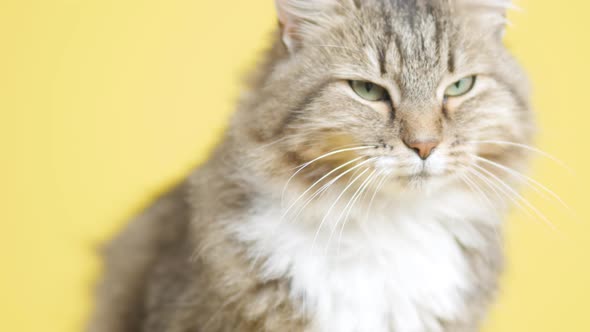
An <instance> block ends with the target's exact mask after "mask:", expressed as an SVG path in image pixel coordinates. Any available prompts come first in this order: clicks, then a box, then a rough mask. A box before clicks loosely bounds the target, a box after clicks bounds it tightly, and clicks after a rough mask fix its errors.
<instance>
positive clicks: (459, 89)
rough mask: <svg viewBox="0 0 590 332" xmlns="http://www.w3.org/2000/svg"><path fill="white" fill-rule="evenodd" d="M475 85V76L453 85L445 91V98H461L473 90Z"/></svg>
mask: <svg viewBox="0 0 590 332" xmlns="http://www.w3.org/2000/svg"><path fill="white" fill-rule="evenodd" d="M474 85H475V76H469V77H465V78H462V79H460V80H458V81H457V82H455V83H453V84H451V86H449V87H448V88H447V90H446V91H445V97H459V96H462V95H464V94H466V93H467V92H469V91H471V89H473V86H474Z"/></svg>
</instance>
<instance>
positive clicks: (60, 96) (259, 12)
mask: <svg viewBox="0 0 590 332" xmlns="http://www.w3.org/2000/svg"><path fill="white" fill-rule="evenodd" d="M519 4H520V5H521V7H523V8H524V12H522V13H514V14H513V15H511V16H512V21H513V23H514V28H511V29H510V30H509V33H508V38H507V42H508V44H509V45H510V47H511V48H512V49H513V51H514V53H515V54H516V55H517V57H518V58H519V59H521V60H522V62H523V63H524V64H525V66H526V68H527V69H528V70H529V71H530V73H531V75H532V78H533V81H534V84H535V105H536V108H537V112H538V118H539V122H540V125H541V128H542V130H541V132H540V133H539V139H538V142H539V146H540V147H541V148H543V149H544V150H546V151H549V152H551V153H552V154H554V155H556V156H557V157H558V158H560V159H562V160H563V161H565V162H566V163H567V164H569V165H570V166H571V167H572V168H573V169H574V171H575V174H568V173H567V171H565V170H564V169H563V168H561V167H559V166H558V165H556V164H555V163H553V162H552V161H550V160H548V159H545V158H539V159H537V160H536V162H535V164H534V167H533V170H532V173H533V175H534V177H535V178H536V179H539V180H540V181H542V182H543V183H545V184H547V185H548V186H550V187H551V188H553V189H555V191H556V192H558V193H559V194H560V195H562V196H563V198H564V200H565V201H567V202H568V203H569V204H570V205H571V206H572V207H573V208H574V209H575V210H576V211H577V213H578V217H577V219H575V218H571V217H568V214H567V213H566V212H565V211H564V209H563V208H560V207H559V205H557V204H554V203H552V202H548V201H545V200H544V199H542V198H539V197H538V195H536V194H535V193H534V192H533V191H529V192H527V197H528V198H529V199H530V200H531V201H532V202H533V203H534V204H535V205H537V206H538V207H539V208H540V209H541V210H542V211H543V213H545V214H546V215H547V216H548V217H549V218H550V219H551V220H552V221H553V222H554V223H555V224H556V226H557V229H558V231H552V230H550V228H549V227H547V226H545V225H544V224H543V223H542V222H540V221H539V220H535V219H533V218H530V217H527V216H526V215H525V214H522V213H515V214H514V215H513V216H512V217H511V219H510V222H509V225H510V226H509V228H508V244H507V250H508V254H509V258H510V263H509V270H508V273H507V274H506V276H505V278H504V280H503V291H502V295H501V298H500V301H499V303H498V304H497V305H496V306H495V309H494V313H493V315H492V316H491V318H490V320H489V323H488V328H487V329H486V331H488V332H493V331H497V332H508V331H513V332H523V331H535V332H555V331H568V332H569V331H590V267H589V263H590V262H589V255H588V254H589V253H590V238H589V237H588V235H589V234H590V233H589V232H590V225H589V224H588V217H589V215H590V202H589V201H588V199H587V198H586V197H585V196H586V195H587V192H588V188H589V187H590V181H589V180H590V175H589V174H590V172H588V170H589V169H590V156H589V153H590V152H589V151H588V150H589V149H590V144H588V143H590V129H589V124H590V110H589V109H588V97H589V95H590V91H589V90H588V88H587V87H588V86H589V84H588V79H590V65H589V64H588V63H589V62H590V46H589V45H588V36H587V33H588V31H590V19H589V18H588V17H587V13H588V12H590V2H587V1H582V0H578V1H567V4H566V2H563V3H558V2H557V1H552V0H522V1H520V3H519ZM274 24H275V19H274V12H273V6H272V1H271V0H264V1H262V0H257V1H244V0H230V1H204V0H166V1H146V0H86V1H83V0H0V48H1V49H0V112H1V117H0V170H1V172H0V222H1V224H0V255H1V256H0V258H1V261H0V331H7V332H8V331H19V332H21V331H22V332H33V331H46V332H64V331H65V332H70V331H72V332H73V331H80V330H81V326H82V324H83V321H84V319H85V317H86V315H87V312H88V310H89V305H90V301H91V297H90V293H89V289H90V285H91V284H92V282H93V281H94V280H95V278H96V277H97V274H98V272H99V267H100V265H99V263H98V260H97V258H96V257H95V255H94V250H95V247H96V246H97V244H98V243H100V242H101V241H103V240H105V239H107V238H109V237H110V236H111V235H112V234H114V232H116V231H117V230H119V229H120V228H121V227H122V225H123V224H124V223H125V221H126V220H127V218H128V217H129V216H131V215H132V214H133V213H135V212H137V211H138V210H139V209H140V208H141V207H142V206H144V205H145V204H146V203H147V202H148V200H149V199H150V198H152V197H154V195H156V194H157V193H158V192H161V191H162V190H164V189H165V188H166V186H169V185H170V184H171V183H173V182H174V181H176V180H178V179H180V178H181V177H182V176H183V174H185V173H187V172H188V171H189V169H190V168H191V167H193V166H194V165H196V164H198V163H199V162H200V161H202V160H203V158H204V157H205V156H206V154H207V151H208V150H209V149H210V148H211V146H212V145H213V144H214V142H215V140H216V139H217V137H219V134H220V132H221V130H222V129H223V127H224V126H225V124H226V122H227V118H228V116H229V114H230V113H231V111H232V108H233V104H234V102H235V99H236V97H237V93H238V88H239V84H238V83H239V78H240V76H241V75H243V74H244V72H245V71H246V70H247V69H248V68H249V67H250V66H251V64H252V63H253V62H254V60H255V59H256V55H257V54H258V52H259V50H261V49H262V48H263V47H264V45H266V43H267V41H268V40H269V38H268V37H269V31H270V30H271V28H272V27H273V25H274ZM105 332H108V331H105Z"/></svg>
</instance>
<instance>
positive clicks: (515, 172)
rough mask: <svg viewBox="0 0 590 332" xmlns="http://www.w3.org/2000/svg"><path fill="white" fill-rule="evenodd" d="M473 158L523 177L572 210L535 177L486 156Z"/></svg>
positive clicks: (569, 209)
mask: <svg viewBox="0 0 590 332" xmlns="http://www.w3.org/2000/svg"><path fill="white" fill-rule="evenodd" d="M475 158H477V160H479V161H481V162H484V163H487V164H489V165H492V166H495V167H496V168H499V169H501V170H503V171H505V172H507V173H509V174H512V175H514V176H516V177H518V178H521V179H523V180H525V181H528V182H530V183H532V184H534V185H536V186H537V187H538V188H540V189H541V190H543V191H545V192H546V193H547V194H549V195H550V196H551V197H553V198H554V199H556V200H557V201H558V202H559V203H561V205H563V207H565V208H566V209H567V210H568V211H570V212H572V213H573V210H572V209H571V208H570V206H569V205H567V204H566V203H565V201H564V200H563V199H562V198H561V197H560V196H559V195H557V194H556V193H555V192H554V191H552V190H551V189H549V188H547V187H546V186H544V185H543V184H542V183H540V182H538V181H536V180H535V179H533V178H531V177H529V176H526V175H524V174H522V173H520V172H518V171H515V170H513V169H511V168H509V167H506V166H504V165H502V164H500V163H497V162H494V161H491V160H489V159H487V158H482V157H478V156H475ZM531 187H532V188H533V189H535V190H536V191H537V192H539V191H538V190H537V189H536V188H535V187H534V186H531Z"/></svg>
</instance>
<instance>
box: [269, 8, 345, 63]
mask: <svg viewBox="0 0 590 332" xmlns="http://www.w3.org/2000/svg"><path fill="white" fill-rule="evenodd" d="M339 1H340V0H275V5H276V8H277V15H278V18H279V23H280V26H281V34H282V39H283V43H284V44H285V46H286V47H287V49H289V52H293V51H295V50H296V49H297V48H299V47H300V46H301V43H303V41H304V40H305V38H306V36H308V35H310V34H313V31H314V29H316V28H318V27H321V26H325V23H328V22H325V21H326V19H327V18H328V17H330V15H326V14H327V13H328V12H329V11H331V10H332V9H333V8H334V7H335V6H336V5H337V4H338V3H339Z"/></svg>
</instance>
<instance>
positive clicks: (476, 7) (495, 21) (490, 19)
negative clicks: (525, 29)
mask: <svg viewBox="0 0 590 332" xmlns="http://www.w3.org/2000/svg"><path fill="white" fill-rule="evenodd" d="M455 4H456V9H457V10H458V11H459V13H461V14H463V15H464V16H465V18H467V19H468V21H469V22H470V23H473V24H474V25H476V26H480V27H481V28H483V29H485V31H490V32H492V33H494V34H496V36H497V37H499V38H501V37H502V36H503V35H504V31H505V29H506V25H507V24H508V19H507V18H506V14H507V12H508V10H510V9H518V7H516V6H515V5H513V3H512V0H455Z"/></svg>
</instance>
